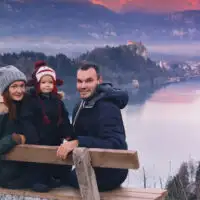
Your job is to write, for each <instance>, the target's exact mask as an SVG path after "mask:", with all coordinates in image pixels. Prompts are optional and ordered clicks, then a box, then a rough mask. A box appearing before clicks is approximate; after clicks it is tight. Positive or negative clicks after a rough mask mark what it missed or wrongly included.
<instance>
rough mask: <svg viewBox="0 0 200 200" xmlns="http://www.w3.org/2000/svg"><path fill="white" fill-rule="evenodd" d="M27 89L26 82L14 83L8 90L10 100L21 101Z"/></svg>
mask: <svg viewBox="0 0 200 200" xmlns="http://www.w3.org/2000/svg"><path fill="white" fill-rule="evenodd" d="M25 89H26V87H25V83H24V81H15V82H13V83H12V84H11V85H10V86H9V88H8V91H9V95H10V98H11V99H12V100H15V101H21V100H22V99H23V97H24V94H25Z"/></svg>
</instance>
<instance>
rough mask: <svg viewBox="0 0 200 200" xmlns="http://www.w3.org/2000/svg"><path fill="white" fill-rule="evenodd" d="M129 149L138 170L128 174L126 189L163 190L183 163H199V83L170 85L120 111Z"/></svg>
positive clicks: (190, 82) (195, 81)
mask: <svg viewBox="0 0 200 200" xmlns="http://www.w3.org/2000/svg"><path fill="white" fill-rule="evenodd" d="M122 115H123V119H124V123H125V128H126V133H127V141H128V144H129V149H131V150H137V151H138V154H139V158H140V169H139V170H138V171H133V170H131V171H130V173H129V176H128V179H127V180H126V182H125V183H124V185H126V186H135V187H143V167H144V169H145V172H146V177H147V186H148V187H160V186H161V184H160V180H162V183H163V186H164V185H165V182H166V180H167V178H168V177H169V176H170V175H173V174H175V173H176V172H177V170H178V168H179V167H180V165H181V163H182V162H183V161H189V159H193V160H195V161H198V160H200V153H199V150H200V81H197V80H193V81H189V82H182V83H179V84H172V85H169V86H167V87H165V88H162V89H160V90H157V91H156V92H155V93H153V94H152V95H151V96H150V97H149V98H148V99H147V100H146V101H145V102H144V103H142V104H141V105H139V104H132V103H129V105H128V106H127V107H126V108H125V109H124V110H122Z"/></svg>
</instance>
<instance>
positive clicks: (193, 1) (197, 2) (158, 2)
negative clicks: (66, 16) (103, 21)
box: [90, 0, 200, 12]
mask: <svg viewBox="0 0 200 200" xmlns="http://www.w3.org/2000/svg"><path fill="white" fill-rule="evenodd" d="M90 1H91V2H92V3H94V4H101V5H104V6H106V7H108V8H110V9H112V10H114V11H121V10H126V11H130V10H133V9H134V8H137V9H138V8H139V9H142V10H147V11H153V12H154V11H156V12H158V11H161V12H163V11H164V12H168V11H178V10H195V9H200V0H90Z"/></svg>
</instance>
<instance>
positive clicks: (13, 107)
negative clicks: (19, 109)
mask: <svg viewBox="0 0 200 200" xmlns="http://www.w3.org/2000/svg"><path fill="white" fill-rule="evenodd" d="M2 96H3V100H4V103H5V105H6V106H7V108H8V116H9V119H10V120H15V119H16V105H15V104H14V103H13V100H12V99H11V97H10V94H9V91H8V90H6V91H5V92H4V93H3V94H2Z"/></svg>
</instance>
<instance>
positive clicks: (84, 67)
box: [78, 62, 101, 78]
mask: <svg viewBox="0 0 200 200" xmlns="http://www.w3.org/2000/svg"><path fill="white" fill-rule="evenodd" d="M90 68H93V69H94V70H95V71H96V73H97V77H98V78H100V76H101V74H100V68H99V66H98V65H97V64H95V63H89V62H83V63H81V65H80V67H79V68H78V70H84V71H86V70H88V69H90Z"/></svg>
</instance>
